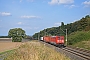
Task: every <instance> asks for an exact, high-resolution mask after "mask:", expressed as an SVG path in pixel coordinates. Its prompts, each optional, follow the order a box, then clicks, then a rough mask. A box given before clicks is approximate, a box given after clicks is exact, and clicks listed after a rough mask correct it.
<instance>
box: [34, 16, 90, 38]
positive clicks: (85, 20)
mask: <svg viewBox="0 0 90 60" xmlns="http://www.w3.org/2000/svg"><path fill="white" fill-rule="evenodd" d="M65 29H67V30H68V35H69V34H71V33H72V32H76V31H89V30H90V15H86V16H85V17H82V18H81V19H80V20H78V21H75V22H73V23H69V24H66V25H65V24H64V22H61V26H58V27H52V28H47V29H44V30H42V31H40V32H38V33H35V34H34V35H33V38H35V39H38V37H41V36H48V35H49V36H56V35H58V36H61V35H64V36H65Z"/></svg>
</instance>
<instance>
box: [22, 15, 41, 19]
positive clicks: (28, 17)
mask: <svg viewBox="0 0 90 60" xmlns="http://www.w3.org/2000/svg"><path fill="white" fill-rule="evenodd" d="M21 18H27V19H30V18H40V17H39V16H26V15H24V16H21Z"/></svg>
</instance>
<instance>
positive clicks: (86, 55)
mask: <svg viewBox="0 0 90 60" xmlns="http://www.w3.org/2000/svg"><path fill="white" fill-rule="evenodd" d="M62 50H64V51H67V52H69V53H71V54H74V55H76V56H78V57H81V58H82V60H90V51H88V50H85V49H81V48H73V47H72V48H71V47H65V48H62Z"/></svg>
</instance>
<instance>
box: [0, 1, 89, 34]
mask: <svg viewBox="0 0 90 60" xmlns="http://www.w3.org/2000/svg"><path fill="white" fill-rule="evenodd" d="M86 15H90V0H0V36H3V35H5V36H6V35H8V31H9V30H10V29H12V28H22V29H23V30H25V31H26V34H27V35H33V34H34V33H37V32H39V31H40V30H43V29H45V28H50V27H57V26H60V23H61V22H64V23H65V24H68V23H72V22H74V21H77V20H79V19H81V18H82V17H84V16H86Z"/></svg>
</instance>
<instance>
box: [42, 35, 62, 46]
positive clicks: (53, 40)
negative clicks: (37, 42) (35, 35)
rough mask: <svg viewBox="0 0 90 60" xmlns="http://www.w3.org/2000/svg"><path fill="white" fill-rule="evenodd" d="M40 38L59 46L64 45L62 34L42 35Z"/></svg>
mask: <svg viewBox="0 0 90 60" xmlns="http://www.w3.org/2000/svg"><path fill="white" fill-rule="evenodd" d="M41 40H43V41H45V42H47V43H51V44H54V45H56V46H59V47H62V46H64V36H44V37H41Z"/></svg>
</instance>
